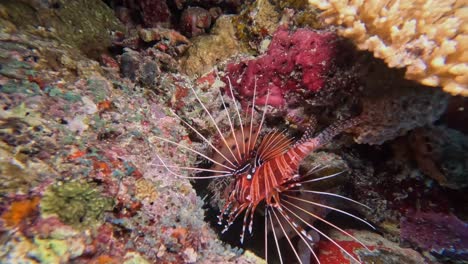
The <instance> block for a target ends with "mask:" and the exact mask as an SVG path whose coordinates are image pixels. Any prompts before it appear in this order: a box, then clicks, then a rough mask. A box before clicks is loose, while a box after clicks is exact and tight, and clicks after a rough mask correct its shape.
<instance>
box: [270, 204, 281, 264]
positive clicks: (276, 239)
mask: <svg viewBox="0 0 468 264" xmlns="http://www.w3.org/2000/svg"><path fill="white" fill-rule="evenodd" d="M269 208H270V207H267V208H266V209H267V211H266V214H267V215H268V219H270V226H271V230H272V231H273V237H274V238H275V244H276V250H277V251H278V256H279V259H280V263H281V264H283V257H281V249H280V247H279V242H278V237H277V236H276V231H275V226H274V225H273V219H272V217H271V213H270V211H269V210H268V209H269ZM272 210H273V208H272Z"/></svg>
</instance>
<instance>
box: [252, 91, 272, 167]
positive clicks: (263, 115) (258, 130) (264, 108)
mask: <svg viewBox="0 0 468 264" xmlns="http://www.w3.org/2000/svg"><path fill="white" fill-rule="evenodd" d="M269 98H270V90H268V91H267V98H266V100H265V105H264V107H263V113H262V119H261V120H260V126H259V127H258V129H257V133H255V140H254V142H257V139H258V135H259V134H260V131H261V130H262V127H263V122H264V121H265V114H266V108H267V105H268V99H269ZM257 154H258V153H257ZM257 154H256V156H255V160H257Z"/></svg>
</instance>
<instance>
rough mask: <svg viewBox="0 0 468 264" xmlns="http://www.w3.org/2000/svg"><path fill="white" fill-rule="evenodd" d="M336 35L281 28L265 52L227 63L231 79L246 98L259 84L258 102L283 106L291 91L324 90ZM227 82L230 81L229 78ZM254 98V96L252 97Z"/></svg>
mask: <svg viewBox="0 0 468 264" xmlns="http://www.w3.org/2000/svg"><path fill="white" fill-rule="evenodd" d="M335 40H336V37H335V35H334V34H333V33H330V32H316V31H312V30H309V29H298V30H297V31H295V32H289V31H288V30H286V29H284V28H280V29H279V30H278V31H276V33H275V34H274V36H273V39H272V41H271V44H270V46H269V47H268V50H267V52H266V54H265V55H263V56H261V57H259V58H257V59H253V60H249V61H241V62H238V63H230V64H228V65H227V69H226V71H227V75H226V76H227V78H229V79H230V80H231V81H232V86H233V88H234V89H235V90H237V91H238V93H239V95H240V96H241V97H243V98H251V97H252V96H253V93H254V86H255V83H256V84H257V95H256V97H257V99H256V101H255V103H256V104H264V103H265V102H266V95H267V93H268V92H270V97H269V99H268V104H269V105H272V106H276V107H280V106H283V105H284V103H285V100H284V98H285V95H286V94H287V93H288V92H290V91H295V90H298V89H301V88H302V89H305V90H309V91H312V92H316V91H318V90H320V89H321V88H322V87H323V85H324V82H325V79H326V73H327V71H328V70H329V69H330V66H331V64H332V59H333V56H334V55H335V44H334V42H335ZM225 82H227V80H225ZM249 101H250V99H249Z"/></svg>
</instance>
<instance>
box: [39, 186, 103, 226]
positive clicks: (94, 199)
mask: <svg viewBox="0 0 468 264" xmlns="http://www.w3.org/2000/svg"><path fill="white" fill-rule="evenodd" d="M110 208H111V201H110V199H109V198H106V197H103V196H101V195H100V194H99V192H98V191H97V189H96V188H95V186H93V185H92V184H88V183H83V182H79V181H73V182H67V183H62V184H54V185H52V186H50V187H49V188H48V190H47V191H46V193H45V194H44V197H43V198H42V201H41V210H42V212H43V213H45V214H57V215H58V216H59V218H60V220H62V221H63V222H64V223H66V224H70V225H74V226H78V227H80V226H86V225H92V224H95V223H96V222H98V221H99V220H100V218H101V216H102V215H103V214H104V212H105V211H106V210H109V209H110Z"/></svg>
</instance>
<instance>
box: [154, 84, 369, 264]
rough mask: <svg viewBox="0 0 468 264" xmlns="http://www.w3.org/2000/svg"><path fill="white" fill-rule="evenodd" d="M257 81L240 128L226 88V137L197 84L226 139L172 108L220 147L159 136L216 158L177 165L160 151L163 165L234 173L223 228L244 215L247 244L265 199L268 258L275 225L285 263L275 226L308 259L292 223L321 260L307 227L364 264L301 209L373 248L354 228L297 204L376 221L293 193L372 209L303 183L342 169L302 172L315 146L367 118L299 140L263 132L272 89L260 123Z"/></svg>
mask: <svg viewBox="0 0 468 264" xmlns="http://www.w3.org/2000/svg"><path fill="white" fill-rule="evenodd" d="M228 82H229V89H230V93H231V96H232V99H233V100H234V101H235V98H234V93H233V91H232V85H231V82H230V80H229V79H228ZM256 89H257V87H256V84H255V87H254V93H253V100H252V102H251V105H250V109H251V115H250V117H247V119H250V121H249V122H248V123H245V122H243V120H242V117H241V114H240V110H239V107H238V106H237V104H236V102H234V103H233V104H234V108H235V115H236V116H237V119H238V123H239V127H235V125H234V124H235V122H236V121H235V119H234V118H231V117H230V114H229V112H228V110H227V107H226V103H225V101H224V99H223V95H222V93H221V91H220V98H221V102H222V105H223V107H224V110H225V111H226V112H227V119H228V123H229V126H230V134H229V135H227V136H225V135H224V133H223V132H222V131H221V129H220V127H219V126H218V125H217V123H216V121H215V119H214V118H213V115H212V114H211V113H210V112H209V110H208V109H207V107H206V106H205V105H204V104H203V102H202V101H201V100H200V98H199V96H198V95H197V93H196V92H195V90H194V89H193V87H191V90H192V92H193V94H194V95H195V97H196V100H197V101H198V103H200V105H201V107H202V108H203V109H204V111H205V113H206V114H207V116H208V117H209V119H210V120H211V122H213V124H214V127H215V128H216V130H217V132H218V135H219V137H220V141H221V147H216V146H215V145H213V143H212V142H211V141H210V140H208V139H207V138H206V137H205V136H203V135H202V133H201V132H200V131H198V130H197V129H196V128H194V127H193V126H192V125H190V124H189V123H188V122H187V121H185V120H183V119H182V118H181V117H179V116H178V115H177V114H176V113H175V112H173V111H172V114H173V115H174V116H175V117H177V118H178V119H179V120H180V121H181V122H182V123H183V124H185V125H186V126H187V127H189V128H190V129H191V130H192V131H193V132H195V133H196V134H197V135H198V136H199V137H200V138H201V139H203V141H204V142H205V143H206V144H207V145H208V146H209V147H211V148H212V149H213V151H214V152H215V153H214V155H212V156H211V157H210V156H208V155H206V154H203V153H201V152H200V151H197V150H195V149H192V148H189V147H187V146H184V145H182V144H180V143H177V142H174V141H171V140H169V139H166V138H162V137H157V138H158V139H159V140H161V141H164V142H167V143H169V144H172V145H175V146H178V147H181V148H183V149H187V150H189V151H191V152H193V153H195V154H197V155H199V156H200V157H203V158H204V159H206V160H208V161H209V162H211V163H212V167H211V168H209V169H206V168H198V167H180V166H171V165H167V164H166V163H165V162H164V160H163V159H162V158H161V157H160V156H159V155H158V154H156V156H157V157H158V159H159V161H160V162H161V165H157V166H161V167H164V168H165V169H167V170H168V171H169V172H170V173H171V174H172V175H174V176H177V177H181V178H189V179H218V178H223V177H230V178H231V179H232V181H231V183H230V184H229V186H228V187H227V188H228V192H225V193H226V194H225V197H223V198H224V200H225V201H226V203H225V205H224V207H223V208H222V209H221V210H220V213H219V215H218V219H219V222H218V223H219V224H223V222H224V223H225V225H224V230H223V231H222V232H223V233H224V232H225V231H227V230H228V229H229V227H230V226H231V225H232V223H233V222H234V221H235V220H236V219H238V218H240V217H241V215H242V213H244V216H243V225H242V232H241V234H240V242H241V243H243V240H244V234H245V233H246V228H247V227H248V231H249V233H250V234H252V226H253V219H254V212H255V211H256V209H257V207H258V206H259V205H260V204H262V205H263V206H264V216H265V220H264V221H265V260H266V262H267V263H268V250H267V248H268V233H269V232H268V231H269V230H270V231H271V233H273V237H274V241H275V246H276V249H277V252H278V256H279V260H280V262H281V263H283V257H282V254H281V248H280V244H279V241H278V238H279V235H280V234H277V232H279V230H277V231H275V227H276V228H277V229H278V226H279V229H280V230H281V231H282V232H283V234H284V237H285V238H286V239H287V241H288V244H289V245H290V247H291V249H292V250H293V252H294V254H295V256H296V258H297V260H298V261H299V263H302V261H301V258H300V256H299V253H298V251H297V250H296V249H295V247H294V245H293V243H292V239H291V238H290V237H289V236H288V234H287V232H286V226H285V224H286V223H287V224H288V225H289V227H288V228H289V229H292V230H293V231H294V232H295V233H296V234H297V236H299V237H300V239H302V241H303V242H304V243H305V244H306V246H307V247H308V249H309V250H310V252H311V254H312V256H313V257H314V259H315V260H316V261H317V263H320V260H319V258H318V255H317V253H316V252H315V251H314V250H313V248H312V246H313V245H314V243H316V242H317V241H314V239H313V237H312V236H311V235H310V234H308V233H307V232H306V230H305V227H304V226H307V227H309V228H310V229H312V230H315V231H316V232H317V233H318V234H320V235H321V236H323V237H324V238H326V239H327V240H329V241H330V242H331V243H333V244H334V245H335V246H336V247H338V248H339V249H340V250H341V251H342V252H343V253H344V254H346V255H347V256H349V258H351V259H352V260H353V261H355V262H357V263H360V261H359V260H358V259H357V258H356V257H355V256H354V255H353V254H351V253H350V252H348V251H347V250H346V249H344V248H343V247H342V246H341V245H340V244H339V243H337V242H336V241H335V240H333V238H331V237H329V236H328V235H327V234H325V233H324V232H323V231H321V230H319V229H318V228H316V227H315V226H314V225H312V224H310V223H309V222H308V221H307V220H305V219H304V217H301V216H300V214H299V213H298V212H301V214H306V215H308V216H309V217H312V218H313V219H316V220H319V221H322V222H323V223H325V224H326V225H328V226H330V227H332V228H335V229H336V230H338V231H339V232H341V233H343V234H344V235H346V236H348V237H350V238H352V239H353V240H354V241H356V242H358V243H359V244H360V245H362V246H363V247H364V248H365V249H367V250H369V249H368V247H367V246H366V245H365V244H364V243H362V242H361V241H359V240H358V239H357V238H356V237H355V236H353V235H352V234H350V233H349V232H347V231H345V230H343V229H342V228H340V227H339V226H337V225H335V224H333V223H332V222H330V221H328V220H326V219H325V218H324V217H322V216H320V215H318V214H316V213H313V212H311V211H309V210H307V209H305V208H304V206H300V205H297V204H300V203H302V204H306V205H308V206H316V207H320V208H324V209H326V210H332V211H335V212H338V213H341V214H344V215H347V216H349V217H352V218H354V219H357V220H358V221H360V222H363V223H364V224H366V225H368V226H370V227H371V228H372V229H375V228H374V227H373V226H372V225H371V224H370V223H368V222H367V221H366V220H364V219H362V218H360V217H358V216H356V215H353V214H351V213H349V212H346V211H344V210H341V209H338V208H335V207H332V206H329V205H325V204H323V203H320V202H318V201H314V200H309V199H302V198H299V197H297V196H295V195H293V192H303V193H311V194H315V195H323V196H329V197H335V198H340V199H343V200H346V201H348V202H352V203H355V204H358V205H360V206H363V207H366V208H367V209H370V208H369V207H367V206H366V205H364V204H362V203H360V202H358V201H355V200H353V199H350V198H348V197H345V196H342V195H339V194H335V193H330V192H323V191H316V190H309V189H303V188H301V187H302V186H303V185H304V184H307V183H313V182H318V181H322V180H326V179H329V178H333V177H335V176H338V175H339V174H341V173H342V172H343V171H340V172H338V173H333V174H331V175H326V176H322V177H319V178H313V179H309V178H308V176H310V174H311V173H310V172H311V171H312V172H313V171H316V170H317V169H318V166H317V167H314V168H313V169H312V170H310V171H309V173H307V174H305V175H300V174H299V165H300V163H301V161H303V160H304V158H305V157H306V156H307V155H308V154H310V153H311V152H312V151H315V150H317V149H319V148H320V147H322V146H323V145H325V144H327V143H328V142H330V141H331V140H332V139H333V138H334V137H335V136H336V135H338V134H339V133H341V132H342V131H344V130H346V129H348V128H350V127H353V126H355V125H357V124H358V123H359V122H360V121H361V120H362V118H359V117H357V118H354V119H350V120H347V121H344V122H341V123H336V124H334V125H332V126H330V127H328V128H326V129H324V130H323V131H322V132H320V133H319V134H318V135H317V136H315V137H313V133H314V129H313V127H309V128H308V129H307V130H306V132H305V133H304V135H303V136H302V138H300V139H299V140H297V141H294V139H293V138H290V137H288V136H287V135H285V134H284V133H283V132H280V131H276V130H274V131H271V132H268V133H266V134H265V135H264V136H261V132H262V127H263V124H264V121H265V113H266V108H267V105H268V99H269V96H270V93H269V91H268V92H267V94H266V101H265V105H264V107H263V113H262V115H261V120H260V124H259V125H258V126H256V125H254V109H255V97H256ZM174 169H177V170H188V171H196V172H195V175H194V176H184V175H182V174H180V173H177V172H176V171H175V170H174ZM200 172H203V173H212V174H213V175H210V176H198V175H197V174H198V173H200Z"/></svg>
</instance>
